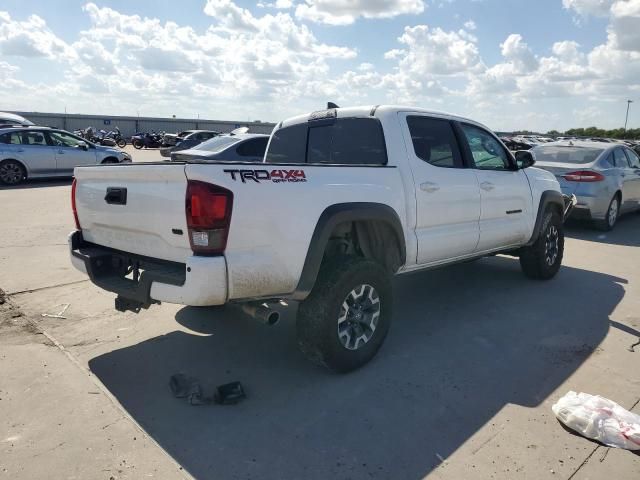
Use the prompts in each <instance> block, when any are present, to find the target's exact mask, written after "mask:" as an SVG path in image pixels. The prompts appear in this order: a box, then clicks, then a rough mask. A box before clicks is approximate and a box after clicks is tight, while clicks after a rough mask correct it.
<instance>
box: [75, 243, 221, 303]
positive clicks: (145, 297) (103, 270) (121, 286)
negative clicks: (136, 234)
mask: <svg viewBox="0 0 640 480" xmlns="http://www.w3.org/2000/svg"><path fill="white" fill-rule="evenodd" d="M69 249H70V253H71V263H72V264H73V266H74V267H75V268H76V269H78V270H80V271H81V272H84V273H86V274H87V275H88V276H89V278H90V279H91V281H92V282H93V283H94V284H95V285H97V286H99V287H100V288H102V289H104V290H107V291H109V292H113V293H115V294H117V295H118V296H119V297H122V298H124V299H126V300H128V301H131V302H134V303H136V304H139V305H140V306H141V307H142V308H148V307H149V305H151V304H153V303H157V302H167V303H177V304H179V305H191V306H208V305H222V304H224V303H225V302H226V301H227V265H226V261H225V258H224V257H222V256H219V257H197V256H191V257H188V258H187V260H186V262H185V263H176V262H169V261H165V260H159V259H154V258H149V257H144V256H141V255H135V254H131V253H127V252H121V251H119V250H114V249H111V248H107V247H103V246H100V245H94V244H91V243H88V242H85V241H84V240H83V239H82V232H80V231H75V232H72V233H71V235H69ZM130 265H137V266H139V269H140V274H139V277H138V278H137V281H134V280H133V279H132V278H130V277H131V274H130V273H129V274H128V275H127V273H128V272H127V271H128V270H130V268H128V267H129V266H130Z"/></svg>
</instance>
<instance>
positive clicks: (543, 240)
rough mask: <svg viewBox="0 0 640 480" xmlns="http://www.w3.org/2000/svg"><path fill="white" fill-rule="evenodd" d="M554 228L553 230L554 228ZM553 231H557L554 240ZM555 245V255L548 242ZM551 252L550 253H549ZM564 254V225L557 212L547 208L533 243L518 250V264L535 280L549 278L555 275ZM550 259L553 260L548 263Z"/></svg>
mask: <svg viewBox="0 0 640 480" xmlns="http://www.w3.org/2000/svg"><path fill="white" fill-rule="evenodd" d="M554 229H555V230H554ZM554 232H557V242H555V240H554V238H555V236H554ZM550 241H551V242H552V244H553V245H555V247H556V249H557V251H556V252H555V256H554V255H553V253H552V251H553V248H551V249H550V248H549V242H550ZM550 252H551V253H550ZM563 254H564V225H563V223H562V218H561V217H560V215H559V214H558V213H557V212H553V211H550V210H547V211H546V212H545V213H544V219H543V221H542V228H541V229H540V235H539V236H538V239H537V240H536V241H535V243H534V244H533V245H530V246H528V247H524V248H522V250H521V252H520V266H521V267H522V271H523V272H524V274H525V275H526V276H527V277H529V278H533V279H536V280H549V279H551V278H553V277H555V275H556V273H558V270H560V266H561V265H562V257H563ZM550 259H552V260H553V261H552V262H551V263H550V261H549V260H550Z"/></svg>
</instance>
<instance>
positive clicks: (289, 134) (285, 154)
mask: <svg viewBox="0 0 640 480" xmlns="http://www.w3.org/2000/svg"><path fill="white" fill-rule="evenodd" d="M307 130H308V127H307V124H306V123H299V124H297V125H292V126H290V127H284V128H281V129H279V130H277V131H275V132H274V133H273V136H272V137H271V142H270V143H269V147H268V150H267V157H266V161H267V162H270V163H304V162H305V161H306V160H305V150H306V148H307Z"/></svg>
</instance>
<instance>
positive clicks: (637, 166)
mask: <svg viewBox="0 0 640 480" xmlns="http://www.w3.org/2000/svg"><path fill="white" fill-rule="evenodd" d="M530 152H531V154H532V155H533V157H534V159H535V161H536V167H539V168H543V169H545V170H547V171H549V172H551V173H553V174H554V175H555V176H556V178H557V179H558V182H559V183H560V187H561V188H562V192H563V193H565V194H569V195H570V194H575V195H576V197H578V204H577V205H576V207H575V208H574V209H573V216H574V217H576V218H582V219H589V220H594V221H595V222H596V224H597V225H598V226H599V227H600V228H601V229H603V230H611V229H612V228H613V227H614V226H615V224H616V221H617V219H618V217H619V216H620V215H621V214H623V213H626V212H629V211H633V210H638V209H640V158H639V157H638V154H637V153H635V152H634V151H633V150H631V149H630V148H628V147H627V146H626V145H621V144H619V143H605V142H587V141H577V140H576V141H572V142H555V143H547V144H545V145H539V146H537V147H535V148H533V149H532V150H530Z"/></svg>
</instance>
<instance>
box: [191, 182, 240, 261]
mask: <svg viewBox="0 0 640 480" xmlns="http://www.w3.org/2000/svg"><path fill="white" fill-rule="evenodd" d="M232 207H233V193H231V192H230V191H229V190H227V189H226V188H222V187H218V186H217V185H212V184H210V183H205V182H198V181H195V180H189V182H188V183H187V198H186V215H187V227H188V229H189V242H190V243H191V250H192V251H193V253H195V254H198V255H218V254H220V253H223V252H224V249H225V248H226V246H227V236H228V235H229V225H230V224H231V209H232Z"/></svg>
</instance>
